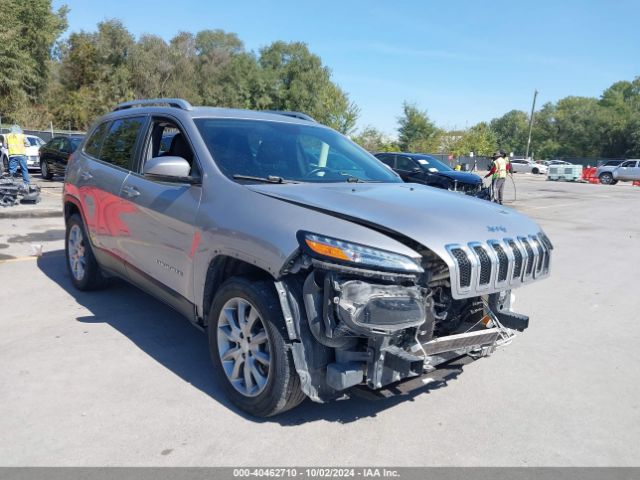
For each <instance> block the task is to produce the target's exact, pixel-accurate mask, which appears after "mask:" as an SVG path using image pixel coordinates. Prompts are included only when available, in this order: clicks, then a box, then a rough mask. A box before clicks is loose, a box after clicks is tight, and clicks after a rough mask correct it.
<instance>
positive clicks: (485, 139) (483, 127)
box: [450, 122, 498, 157]
mask: <svg viewBox="0 0 640 480" xmlns="http://www.w3.org/2000/svg"><path fill="white" fill-rule="evenodd" d="M497 148H498V140H497V135H496V133H495V132H494V131H493V129H492V128H491V126H490V125H489V124H488V123H486V122H480V123H478V124H477V125H474V126H473V127H471V128H469V129H468V130H465V131H464V132H463V133H462V135H460V136H459V138H458V140H457V141H456V142H455V143H454V144H453V146H452V148H451V149H450V153H452V154H453V155H455V156H456V157H460V156H462V155H469V153H470V152H473V153H474V155H478V156H485V157H488V156H490V155H491V154H492V153H493V152H495V151H496V150H497Z"/></svg>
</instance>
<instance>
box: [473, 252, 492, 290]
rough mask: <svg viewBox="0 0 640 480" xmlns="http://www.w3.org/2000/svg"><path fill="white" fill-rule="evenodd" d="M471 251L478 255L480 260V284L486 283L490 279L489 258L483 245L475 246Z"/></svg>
mask: <svg viewBox="0 0 640 480" xmlns="http://www.w3.org/2000/svg"><path fill="white" fill-rule="evenodd" d="M473 251H474V252H476V255H478V259H479V260H480V281H479V282H478V283H479V284H480V285H486V284H488V283H489V281H490V280H491V259H490V258H489V255H487V252H486V251H485V249H484V248H483V247H480V246H475V247H473Z"/></svg>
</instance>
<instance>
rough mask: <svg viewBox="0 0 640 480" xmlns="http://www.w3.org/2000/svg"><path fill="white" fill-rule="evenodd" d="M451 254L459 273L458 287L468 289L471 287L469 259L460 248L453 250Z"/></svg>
mask: <svg viewBox="0 0 640 480" xmlns="http://www.w3.org/2000/svg"><path fill="white" fill-rule="evenodd" d="M451 254H452V255H453V257H454V258H455V259H456V262H457V263H458V270H459V271H460V286H461V287H463V288H468V287H470V286H471V261H469V257H467V254H466V253H464V250H462V249H461V248H454V249H452V250H451Z"/></svg>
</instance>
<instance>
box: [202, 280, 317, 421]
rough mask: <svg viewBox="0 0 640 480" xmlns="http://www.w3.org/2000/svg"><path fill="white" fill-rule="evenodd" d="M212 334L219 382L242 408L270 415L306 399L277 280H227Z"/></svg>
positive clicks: (216, 307)
mask: <svg viewBox="0 0 640 480" xmlns="http://www.w3.org/2000/svg"><path fill="white" fill-rule="evenodd" d="M208 335H209V351H210V353H211V360H212V362H213V365H214V368H215V369H216V371H217V374H218V376H219V381H220V383H221V384H222V387H223V388H224V390H225V392H226V394H227V396H228V397H229V399H230V400H231V402H232V403H233V404H234V405H236V406H237V407H238V408H240V409H241V410H243V411H245V412H247V413H249V414H250V415H253V416H256V417H269V416H272V415H276V414H278V413H282V412H284V411H286V410H289V409H291V408H294V407H296V406H297V405H299V404H300V403H301V402H302V401H303V400H304V399H305V395H304V393H303V392H302V390H301V388H300V378H299V377H298V374H297V372H296V370H295V367H294V364H293V356H292V354H291V351H290V348H289V346H288V345H287V344H286V341H285V336H286V328H285V324H284V318H283V316H282V310H281V307H280V301H279V300H278V296H277V295H276V292H275V288H274V286H273V284H272V282H269V281H265V280H257V281H251V280H248V279H246V278H243V277H233V278H231V279H229V280H227V281H226V282H225V283H224V284H223V285H222V287H220V289H219V291H218V292H217V293H216V296H215V298H214V299H213V303H212V305H211V310H210V313H209V327H208Z"/></svg>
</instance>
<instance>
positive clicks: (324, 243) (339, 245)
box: [298, 232, 423, 273]
mask: <svg viewBox="0 0 640 480" xmlns="http://www.w3.org/2000/svg"><path fill="white" fill-rule="evenodd" d="M298 240H299V242H300V245H301V246H302V248H303V250H304V251H305V252H307V253H308V254H309V255H311V256H312V257H316V258H320V259H322V260H330V261H334V262H338V263H346V264H350V265H355V266H359V267H362V268H367V267H368V268H376V269H380V270H391V271H396V272H407V273H422V272H423V269H422V267H421V266H420V265H419V264H418V263H417V262H416V261H415V260H413V259H411V258H409V257H407V256H405V255H400V254H399V253H393V252H388V251H386V250H380V249H377V248H372V247H367V246H366V245H360V244H358V243H351V242H347V241H344V240H338V239H336V238H330V237H325V236H323V235H318V234H315V233H308V232H299V233H298Z"/></svg>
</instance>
